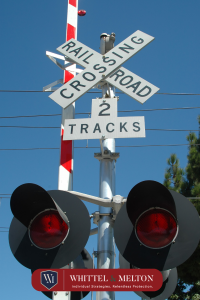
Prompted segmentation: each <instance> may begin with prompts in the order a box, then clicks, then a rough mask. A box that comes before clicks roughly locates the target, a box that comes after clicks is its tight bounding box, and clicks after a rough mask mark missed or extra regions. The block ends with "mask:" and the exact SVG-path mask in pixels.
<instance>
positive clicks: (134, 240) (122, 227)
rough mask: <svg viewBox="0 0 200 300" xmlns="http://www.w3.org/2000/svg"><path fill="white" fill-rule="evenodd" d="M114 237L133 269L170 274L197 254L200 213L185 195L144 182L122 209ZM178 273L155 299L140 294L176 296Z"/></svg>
mask: <svg viewBox="0 0 200 300" xmlns="http://www.w3.org/2000/svg"><path fill="white" fill-rule="evenodd" d="M114 236H115V242H116V245H117V247H118V249H119V251H120V253H121V255H122V256H123V258H124V259H125V260H126V261H127V262H128V265H129V267H133V268H134V267H136V268H141V269H148V268H149V269H151V268H155V269H157V270H159V271H164V274H165V275H166V274H167V273H166V272H168V271H169V270H170V269H174V268H175V267H177V266H179V265H180V264H182V263H183V262H185V261H186V260H187V259H188V258H189V257H190V256H191V255H192V253H193V252H194V251H195V249H196V247H197V245H198V243H199V239H200V220H199V214H198V212H197V211H196V209H195V208H194V206H193V205H192V203H191V202H190V201H189V200H187V199H186V198H185V197H184V196H182V195H181V194H179V193H176V192H174V191H171V190H168V189H167V188H165V187H164V186H163V185H162V184H160V183H158V182H156V181H151V180H148V181H143V182H140V183H138V184H137V185H136V186H134V187H133V188H132V190H131V191H130V193H129V195H128V198H127V203H126V205H124V206H123V207H122V208H121V209H120V211H119V213H118V215H117V218H116V221H115V225H114ZM122 261H123V260H122ZM123 263H124V262H123ZM175 273H176V271H173V272H172V273H171V275H170V273H169V274H168V277H167V278H168V281H169V282H171V283H170V284H169V282H168V284H166V283H167V282H164V283H165V286H164V283H163V290H162V291H160V294H159V293H158V294H157V295H155V297H154V296H153V294H150V295H148V293H147V294H145V293H144V294H141V293H138V295H139V296H141V297H142V298H145V299H150V298H155V299H157V300H161V299H166V298H167V297H166V295H165V294H162V293H163V292H164V291H168V292H170V291H171V293H173V283H172V279H173V278H175ZM173 280H175V279H173ZM168 292H167V293H168ZM161 294H162V295H163V298H162V297H161ZM164 295H165V296H164ZM168 296H169V295H168Z"/></svg>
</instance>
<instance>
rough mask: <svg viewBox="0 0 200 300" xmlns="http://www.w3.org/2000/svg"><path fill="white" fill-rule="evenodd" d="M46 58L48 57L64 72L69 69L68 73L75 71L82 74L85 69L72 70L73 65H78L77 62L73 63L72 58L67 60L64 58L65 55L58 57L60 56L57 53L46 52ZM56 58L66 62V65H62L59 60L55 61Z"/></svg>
mask: <svg viewBox="0 0 200 300" xmlns="http://www.w3.org/2000/svg"><path fill="white" fill-rule="evenodd" d="M46 56H47V57H48V58H49V59H50V60H51V61H52V62H53V63H54V64H56V65H57V66H58V67H59V68H60V69H62V70H66V69H67V70H68V71H75V72H76V73H81V72H82V71H83V69H78V68H76V69H75V70H74V68H73V67H72V68H70V67H71V66H72V65H74V64H76V62H75V61H73V60H71V59H70V58H67V57H65V56H63V55H58V54H56V53H53V52H49V51H46ZM55 58H58V59H62V60H64V61H65V64H64V65H62V64H60V63H59V62H58V61H57V59H55Z"/></svg>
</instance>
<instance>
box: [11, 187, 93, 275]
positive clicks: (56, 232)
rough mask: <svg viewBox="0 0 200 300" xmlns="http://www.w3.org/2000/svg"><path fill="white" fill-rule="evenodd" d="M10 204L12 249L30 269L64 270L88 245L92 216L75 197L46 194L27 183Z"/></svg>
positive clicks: (12, 198) (62, 194) (52, 193)
mask: <svg viewBox="0 0 200 300" xmlns="http://www.w3.org/2000/svg"><path fill="white" fill-rule="evenodd" d="M10 205H11V210H12V212H13V215H14V218H13V220H12V222H11V225H10V230H9V243H10V248H11V251H12V253H13V255H14V256H15V258H16V259H17V260H18V261H19V262H20V263H21V264H22V265H24V266H25V267H27V268H30V269H46V268H52V269H53V268H55V269H57V268H62V267H64V266H66V265H67V264H69V263H70V262H71V261H73V260H74V259H75V258H76V257H77V256H78V255H79V254H80V253H81V251H82V250H83V248H84V246H85V244H86V243H87V240H88V238H89V234H90V217H89V213H88V211H87V208H86V207H85V205H84V204H83V203H82V202H81V200H80V199H79V198H77V197H76V196H75V195H73V194H70V193H68V192H65V191H58V190H52V191H45V190H44V189H43V188H42V187H40V186H38V185H36V184H31V183H27V184H23V185H21V186H19V187H18V188H17V189H16V190H15V191H14V192H13V194H12V196H11V201H10ZM50 214H51V218H50ZM45 216H46V217H47V219H46V217H45ZM53 218H54V220H53ZM77 220H78V222H77ZM48 226H49V227H48Z"/></svg>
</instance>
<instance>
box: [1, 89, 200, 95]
mask: <svg viewBox="0 0 200 300" xmlns="http://www.w3.org/2000/svg"><path fill="white" fill-rule="evenodd" d="M0 92H1V93H53V91H42V90H0ZM88 93H89V94H101V92H98V91H94V92H87V94H88ZM116 93H117V94H125V93H123V92H116ZM155 94H157V95H173V96H200V94H198V93H155Z"/></svg>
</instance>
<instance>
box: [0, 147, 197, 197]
mask: <svg viewBox="0 0 200 300" xmlns="http://www.w3.org/2000/svg"><path fill="white" fill-rule="evenodd" d="M175 146H200V144H192V145H190V144H165V145H122V146H116V148H138V147H175ZM74 148H76V149H99V147H97V146H94V147H92V146H89V147H88V146H75V147H74ZM26 150H60V148H58V147H54V148H53V147H52V148H51V147H46V148H18V149H17V148H15V149H12V148H5V149H0V151H26ZM0 198H1V197H0Z"/></svg>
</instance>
